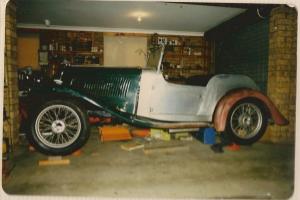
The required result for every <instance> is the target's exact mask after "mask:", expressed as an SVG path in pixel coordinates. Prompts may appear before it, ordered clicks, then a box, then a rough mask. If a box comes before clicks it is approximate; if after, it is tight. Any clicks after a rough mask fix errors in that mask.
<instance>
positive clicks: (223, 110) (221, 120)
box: [213, 89, 288, 131]
mask: <svg viewBox="0 0 300 200" xmlns="http://www.w3.org/2000/svg"><path fill="white" fill-rule="evenodd" d="M245 98H255V99H258V100H259V101H261V102H262V104H263V105H264V106H265V108H266V110H267V111H268V113H269V117H270V118H272V119H273V121H274V122H275V124H277V125H287V124H288V120H287V119H286V118H285V117H284V116H283V115H282V114H281V113H280V112H279V110H278V109H277V108H276V107H275V105H274V104H273V102H272V101H271V100H270V99H269V98H268V97H267V96H265V95H263V94H262V93H260V92H259V91H256V90H251V89H240V90H235V91H232V92H229V93H228V94H226V95H225V96H224V97H223V98H222V99H221V100H220V101H219V102H218V104H217V107H216V109H215V112H214V115H213V123H214V127H215V129H216V131H224V130H225V127H226V122H227V117H228V114H229V112H230V110H231V108H232V107H233V106H234V105H235V104H236V103H237V102H238V101H240V100H242V99H245Z"/></svg>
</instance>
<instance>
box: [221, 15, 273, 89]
mask: <svg viewBox="0 0 300 200" xmlns="http://www.w3.org/2000/svg"><path fill="white" fill-rule="evenodd" d="M268 51H269V20H268V19H265V20H262V21H260V22H258V23H255V24H252V25H249V26H246V27H244V28H242V29H239V31H237V32H235V33H231V34H230V35H228V36H226V37H225V38H224V39H223V40H222V41H218V42H216V61H215V62H216V66H215V70H216V73H217V74H220V73H225V74H226V73H229V74H245V75H247V76H249V77H251V78H252V79H253V80H254V81H255V82H256V83H257V84H258V85H259V87H260V88H261V90H262V91H264V92H266V91H267V78H268V55H269V54H268Z"/></svg>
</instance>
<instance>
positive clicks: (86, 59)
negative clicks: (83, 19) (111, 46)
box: [39, 30, 103, 76]
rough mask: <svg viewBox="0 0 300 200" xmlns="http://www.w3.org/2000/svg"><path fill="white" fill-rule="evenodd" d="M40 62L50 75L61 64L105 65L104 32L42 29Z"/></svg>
mask: <svg viewBox="0 0 300 200" xmlns="http://www.w3.org/2000/svg"><path fill="white" fill-rule="evenodd" d="M39 64H40V66H41V68H42V69H43V71H46V73H47V74H49V75H50V76H51V75H53V74H54V73H55V72H56V71H57V70H58V69H59V67H60V65H61V64H71V65H97V66H98V65H103V33H98V32H79V31H61V30H60V31H58V30H44V31H41V32H40V49H39Z"/></svg>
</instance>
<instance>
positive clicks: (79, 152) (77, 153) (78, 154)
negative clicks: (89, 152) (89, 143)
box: [72, 149, 82, 156]
mask: <svg viewBox="0 0 300 200" xmlns="http://www.w3.org/2000/svg"><path fill="white" fill-rule="evenodd" d="M81 153H82V151H81V149H78V150H77V151H74V152H73V153H72V156H80V155H81Z"/></svg>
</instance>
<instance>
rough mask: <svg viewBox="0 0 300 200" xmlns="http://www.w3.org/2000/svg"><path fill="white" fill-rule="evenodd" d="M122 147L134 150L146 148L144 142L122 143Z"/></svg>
mask: <svg viewBox="0 0 300 200" xmlns="http://www.w3.org/2000/svg"><path fill="white" fill-rule="evenodd" d="M120 147H121V149H123V150H125V151H133V150H136V149H142V148H144V144H142V143H140V142H129V143H126V144H122V145H121V146H120Z"/></svg>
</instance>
